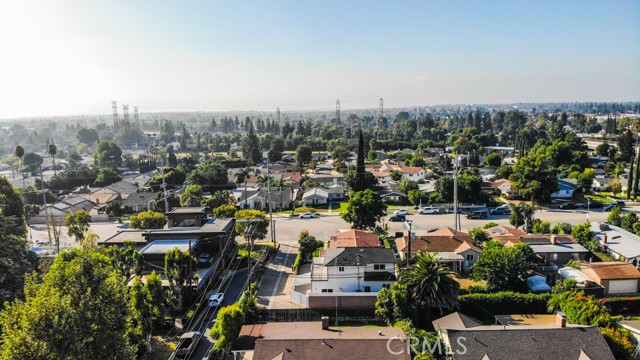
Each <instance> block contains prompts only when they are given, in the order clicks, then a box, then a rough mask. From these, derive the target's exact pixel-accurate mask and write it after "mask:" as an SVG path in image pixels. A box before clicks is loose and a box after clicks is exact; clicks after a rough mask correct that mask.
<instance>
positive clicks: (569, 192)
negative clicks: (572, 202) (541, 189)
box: [551, 179, 578, 199]
mask: <svg viewBox="0 0 640 360" xmlns="http://www.w3.org/2000/svg"><path fill="white" fill-rule="evenodd" d="M577 183H578V182H577V180H576V179H558V191H556V192H554V193H553V194H551V198H553V199H571V198H573V194H574V193H575V192H576V188H577Z"/></svg>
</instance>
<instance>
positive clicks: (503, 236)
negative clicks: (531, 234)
mask: <svg viewBox="0 0 640 360" xmlns="http://www.w3.org/2000/svg"><path fill="white" fill-rule="evenodd" d="M484 233H485V234H487V236H488V237H489V238H490V239H491V240H497V241H500V242H501V243H502V245H505V246H510V245H513V244H517V243H519V242H520V240H519V238H520V236H524V235H527V233H525V232H524V231H522V230H520V229H516V228H512V227H508V226H503V225H498V226H494V227H490V228H488V229H485V230H484Z"/></svg>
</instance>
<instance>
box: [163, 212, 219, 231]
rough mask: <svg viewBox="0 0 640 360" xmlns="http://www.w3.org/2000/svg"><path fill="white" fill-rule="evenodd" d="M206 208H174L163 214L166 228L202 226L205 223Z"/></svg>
mask: <svg viewBox="0 0 640 360" xmlns="http://www.w3.org/2000/svg"><path fill="white" fill-rule="evenodd" d="M208 210H209V209H208V208H206V207H176V208H173V209H171V211H169V212H168V213H165V215H166V217H167V227H169V228H172V227H188V226H202V225H204V223H206V222H207V211H208Z"/></svg>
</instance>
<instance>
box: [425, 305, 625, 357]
mask: <svg viewBox="0 0 640 360" xmlns="http://www.w3.org/2000/svg"><path fill="white" fill-rule="evenodd" d="M496 324H497V325H482V324H481V323H480V322H479V321H478V320H475V319H473V318H470V317H468V316H464V315H462V314H460V315H455V313H454V314H450V315H447V316H445V317H442V318H439V319H436V320H434V321H433V326H434V328H435V329H436V331H437V332H438V335H439V336H440V338H441V339H442V340H443V342H444V345H446V348H448V350H449V351H450V352H449V353H448V354H449V356H448V357H447V358H448V359H452V360H467V359H469V360H513V359H518V360H538V359H562V360H614V359H615V358H614V356H613V353H612V352H611V349H610V348H609V346H608V345H607V342H606V341H605V339H604V337H603V336H602V334H601V333H600V329H599V328H598V327H595V326H581V325H573V324H567V322H566V316H564V314H562V313H559V314H557V315H547V314H524V315H500V316H496ZM443 347H444V346H443ZM440 355H444V353H441V354H440Z"/></svg>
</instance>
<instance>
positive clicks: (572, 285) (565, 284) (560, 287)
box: [551, 278, 577, 294]
mask: <svg viewBox="0 0 640 360" xmlns="http://www.w3.org/2000/svg"><path fill="white" fill-rule="evenodd" d="M576 284H577V281H576V280H575V279H569V278H567V279H561V280H557V281H556V284H555V285H553V288H552V290H551V293H552V294H562V293H564V292H567V291H573V290H575V289H576Z"/></svg>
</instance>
